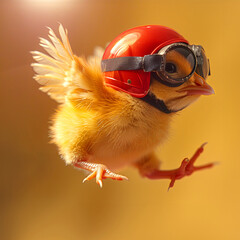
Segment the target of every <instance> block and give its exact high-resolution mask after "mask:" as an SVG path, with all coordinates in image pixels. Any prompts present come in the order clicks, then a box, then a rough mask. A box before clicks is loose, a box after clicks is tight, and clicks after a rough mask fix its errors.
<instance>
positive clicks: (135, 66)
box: [101, 54, 162, 72]
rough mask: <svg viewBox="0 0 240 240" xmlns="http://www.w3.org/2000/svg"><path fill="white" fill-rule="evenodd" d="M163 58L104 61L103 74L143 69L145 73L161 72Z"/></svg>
mask: <svg viewBox="0 0 240 240" xmlns="http://www.w3.org/2000/svg"><path fill="white" fill-rule="evenodd" d="M161 63H162V56H161V55H158V54H153V55H145V56H144V57H119V58H110V59H104V60H102V62H101V68H102V71H103V72H112V71H126V70H139V69H143V71H144V72H153V71H159V70H160V66H161Z"/></svg>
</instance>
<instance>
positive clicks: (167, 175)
mask: <svg viewBox="0 0 240 240" xmlns="http://www.w3.org/2000/svg"><path fill="white" fill-rule="evenodd" d="M206 144H207V143H204V144H202V145H201V147H199V148H198V149H197V151H196V152H195V153H194V155H193V156H192V157H191V158H190V159H188V158H185V159H184V160H183V161H182V163H181V166H180V167H179V168H177V169H174V170H158V169H155V170H153V171H152V172H150V173H148V174H146V177H148V178H149V179H171V182H170V184H169V187H168V190H169V189H170V188H172V187H173V186H174V183H175V181H176V180H177V179H181V178H183V177H185V176H189V175H191V174H192V173H193V172H195V171H198V170H202V169H206V168H210V167H213V166H214V165H215V164H216V163H209V164H205V165H202V166H197V167H195V166H194V163H195V162H196V160H197V158H198V157H199V156H200V154H201V153H202V152H203V150H204V146H205V145H206Z"/></svg>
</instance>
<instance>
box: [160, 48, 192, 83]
mask: <svg viewBox="0 0 240 240" xmlns="http://www.w3.org/2000/svg"><path fill="white" fill-rule="evenodd" d="M195 65H196V61H195V57H194V54H193V52H192V51H191V50H190V49H188V48H185V47H182V46H179V47H178V46H177V47H174V48H172V49H170V50H169V51H167V52H166V55H165V68H164V72H165V74H166V75H167V76H168V77H169V78H171V79H174V80H176V81H181V80H182V79H184V78H186V77H187V76H189V75H191V74H192V73H193V71H194V69H195Z"/></svg>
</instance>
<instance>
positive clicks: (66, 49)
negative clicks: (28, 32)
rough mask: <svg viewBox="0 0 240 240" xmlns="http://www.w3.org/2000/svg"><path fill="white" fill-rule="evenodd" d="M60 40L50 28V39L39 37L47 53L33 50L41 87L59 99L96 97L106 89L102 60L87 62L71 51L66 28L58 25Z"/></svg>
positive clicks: (35, 67) (35, 77) (36, 77)
mask: <svg viewBox="0 0 240 240" xmlns="http://www.w3.org/2000/svg"><path fill="white" fill-rule="evenodd" d="M59 34H60V37H61V39H59V38H58V37H57V36H56V35H55V33H54V32H53V30H52V29H51V28H49V35H48V36H49V38H50V41H49V40H46V39H44V38H40V46H42V47H43V48H44V49H45V51H46V52H47V54H45V53H42V52H39V51H33V52H31V53H32V54H33V58H34V60H35V61H36V63H33V64H32V67H33V69H34V71H35V72H36V75H35V76H34V79H35V80H36V81H37V82H38V83H39V84H41V85H42V87H40V90H42V91H43V92H46V93H48V95H50V97H51V98H53V99H54V100H56V101H57V102H60V103H64V102H65V100H66V99H67V98H78V99H83V100H84V99H94V98H99V97H101V95H102V94H104V93H105V92H106V87H105V86H104V83H103V76H102V72H101V69H100V64H99V63H98V62H99V59H96V60H93V59H91V61H89V62H88V61H87V60H86V59H84V58H79V57H77V56H75V55H74V54H73V52H72V49H71V46H70V44H69V40H68V37H67V30H64V28H63V26H62V25H61V24H60V25H59Z"/></svg>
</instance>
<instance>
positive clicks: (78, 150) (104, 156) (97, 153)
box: [32, 25, 213, 187]
mask: <svg viewBox="0 0 240 240" xmlns="http://www.w3.org/2000/svg"><path fill="white" fill-rule="evenodd" d="M59 34H60V37H61V39H59V38H58V37H57V36H56V35H55V33H54V32H53V31H52V29H50V28H49V38H50V40H51V42H50V41H48V40H46V39H43V38H40V46H42V47H43V48H44V49H45V50H46V52H47V53H48V54H44V53H41V52H38V51H33V52H32V54H33V58H34V60H35V61H36V62H37V63H33V64H32V67H33V69H34V71H35V72H36V75H35V76H34V78H35V80H36V81H37V82H38V83H40V84H41V85H42V87H41V88H40V90H42V91H43V92H46V93H47V94H48V95H49V96H50V97H51V98H52V99H54V100H56V101H57V102H58V103H60V105H59V107H58V109H57V111H56V113H55V114H54V115H53V117H52V125H51V127H50V132H51V134H50V135H51V138H52V142H53V143H55V144H56V145H57V146H58V149H59V153H60V155H61V157H62V158H63V159H64V160H65V162H66V163H67V164H71V165H73V166H74V167H77V168H80V169H84V170H87V171H89V172H90V174H89V175H88V176H87V177H86V178H85V179H84V180H83V182H84V181H86V180H90V179H93V178H96V182H97V183H98V184H99V185H100V186H101V187H102V180H103V179H105V178H111V179H116V180H125V179H127V177H125V176H122V175H119V174H117V173H114V172H113V171H116V170H120V169H121V168H123V167H125V166H135V167H136V168H138V170H139V172H140V174H141V175H142V176H144V177H147V178H149V179H162V178H167V179H170V180H171V183H170V185H169V187H173V185H174V182H175V180H176V179H180V178H182V177H184V176H187V175H190V174H192V173H193V172H195V171H198V170H200V169H205V168H209V167H212V166H213V163H210V164H207V165H203V166H199V167H195V166H194V163H195V161H196V159H197V158H198V156H199V155H200V153H201V152H202V151H203V147H204V145H205V144H203V145H202V146H201V147H200V148H199V149H198V150H197V151H196V153H195V154H194V156H193V157H192V158H191V159H190V160H188V159H187V158H186V159H184V160H183V161H182V163H181V166H180V167H179V168H177V169H175V170H160V169H159V159H158V157H157V155H156V153H155V150H156V148H157V147H158V146H159V145H160V144H161V143H162V142H163V141H164V140H165V139H166V138H167V135H168V130H169V125H170V122H171V119H172V117H173V116H174V115H175V112H174V111H175V110H178V109H182V108H185V107H186V106H188V105H190V104H191V103H192V102H194V101H195V100H196V99H197V98H198V97H199V96H200V95H210V94H212V93H213V89H212V88H211V87H210V86H209V85H208V84H207V83H206V81H205V80H204V79H203V78H202V77H201V76H199V75H198V74H197V73H194V74H193V75H192V76H191V78H189V79H188V81H186V82H184V83H183V84H182V85H180V86H178V87H175V88H173V87H169V86H166V85H164V84H162V83H161V82H159V81H157V80H156V78H154V76H153V77H152V79H151V86H150V91H151V93H153V94H154V95H155V96H156V97H157V98H159V99H162V100H163V101H164V102H165V104H166V106H167V107H168V108H169V109H172V113H171V114H166V113H164V112H162V111H159V110H158V109H156V108H154V107H153V106H151V105H150V104H148V103H147V102H146V101H142V99H139V98H136V97H133V96H131V95H129V94H127V93H125V92H123V91H117V90H115V89H113V88H111V87H108V86H106V85H105V84H104V76H103V73H102V71H101V66H100V62H99V61H97V60H96V61H87V60H86V59H85V58H83V57H77V56H76V55H74V54H73V52H72V49H71V46H70V44H69V40H68V37H67V31H66V30H64V28H63V26H62V25H60V26H59ZM169 58H172V59H170V60H171V61H172V62H174V61H180V60H181V57H180V56H178V53H177V52H176V53H175V55H174V53H173V55H169ZM184 61H186V60H184V59H182V60H181V61H180V62H181V64H182V68H183V69H184V68H188V67H189V66H188V63H185V62H184Z"/></svg>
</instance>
